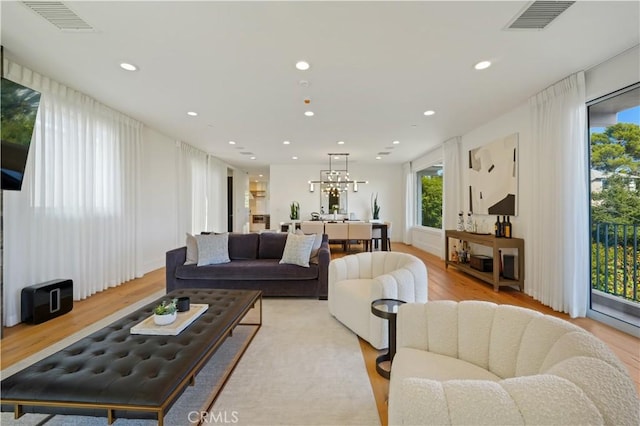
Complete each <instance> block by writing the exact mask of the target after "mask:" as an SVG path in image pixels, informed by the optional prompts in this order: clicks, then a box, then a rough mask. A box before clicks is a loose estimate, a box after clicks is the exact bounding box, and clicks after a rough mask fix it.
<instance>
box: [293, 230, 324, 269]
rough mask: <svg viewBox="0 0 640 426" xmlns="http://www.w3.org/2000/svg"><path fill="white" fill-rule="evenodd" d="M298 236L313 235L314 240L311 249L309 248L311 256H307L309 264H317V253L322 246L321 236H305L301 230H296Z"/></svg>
mask: <svg viewBox="0 0 640 426" xmlns="http://www.w3.org/2000/svg"><path fill="white" fill-rule="evenodd" d="M296 234H298V235H315V236H316V240H315V241H314V242H313V247H312V248H311V254H310V255H309V263H315V264H316V265H317V264H318V261H319V258H318V251H320V246H321V245H322V234H305V233H304V232H302V229H298V230H297V231H296Z"/></svg>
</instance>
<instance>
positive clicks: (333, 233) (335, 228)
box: [324, 222, 349, 251]
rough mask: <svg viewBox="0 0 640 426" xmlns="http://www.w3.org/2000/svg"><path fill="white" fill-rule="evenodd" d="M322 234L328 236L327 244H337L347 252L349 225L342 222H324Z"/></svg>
mask: <svg viewBox="0 0 640 426" xmlns="http://www.w3.org/2000/svg"><path fill="white" fill-rule="evenodd" d="M324 233H325V234H327V235H328V236H329V242H339V243H341V244H342V248H343V249H344V250H345V251H346V250H347V241H348V240H349V225H348V224H346V223H343V222H335V223H334V222H326V223H325V224H324Z"/></svg>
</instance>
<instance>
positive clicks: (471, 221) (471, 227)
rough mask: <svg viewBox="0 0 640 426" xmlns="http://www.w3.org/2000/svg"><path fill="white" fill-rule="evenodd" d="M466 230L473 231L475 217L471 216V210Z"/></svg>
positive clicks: (468, 214)
mask: <svg viewBox="0 0 640 426" xmlns="http://www.w3.org/2000/svg"><path fill="white" fill-rule="evenodd" d="M465 230H466V231H467V232H473V218H472V217H471V212H469V213H467V226H466V228H465Z"/></svg>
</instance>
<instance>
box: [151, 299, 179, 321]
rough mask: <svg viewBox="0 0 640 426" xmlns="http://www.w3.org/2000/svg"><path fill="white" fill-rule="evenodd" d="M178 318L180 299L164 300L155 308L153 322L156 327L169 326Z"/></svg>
mask: <svg viewBox="0 0 640 426" xmlns="http://www.w3.org/2000/svg"><path fill="white" fill-rule="evenodd" d="M177 317H178V299H171V300H163V301H162V303H160V304H159V305H157V306H156V307H155V308H153V322H154V323H156V325H169V324H171V323H172V322H174V321H175V320H176V318H177Z"/></svg>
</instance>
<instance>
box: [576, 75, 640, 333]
mask: <svg viewBox="0 0 640 426" xmlns="http://www.w3.org/2000/svg"><path fill="white" fill-rule="evenodd" d="M587 114H588V125H589V144H590V160H589V161H590V185H591V191H590V192H591V200H590V209H591V229H590V235H591V299H590V303H591V306H590V316H592V315H591V314H595V315H593V316H596V317H597V318H598V319H601V320H603V321H605V322H608V323H609V324H611V325H613V326H616V327H617V328H621V329H623V330H625V331H628V332H629V331H630V332H632V333H633V334H636V335H637V333H638V330H640V83H639V84H635V85H633V86H631V87H628V88H625V89H622V90H620V91H617V92H615V93H612V94H610V95H607V96H604V97H602V98H600V99H596V100H595V101H593V102H590V103H589V104H588V105H587Z"/></svg>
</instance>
